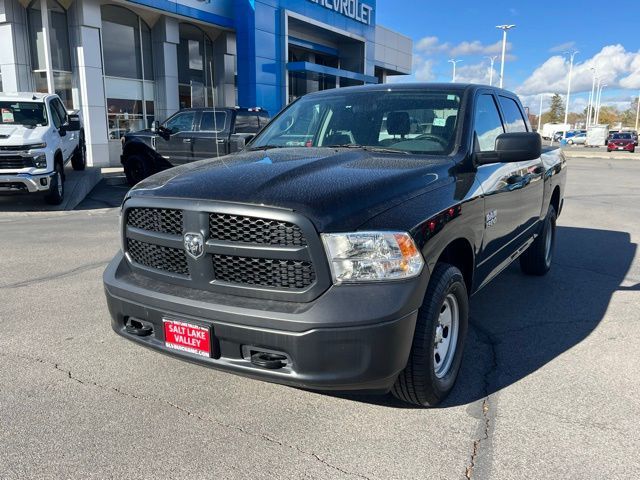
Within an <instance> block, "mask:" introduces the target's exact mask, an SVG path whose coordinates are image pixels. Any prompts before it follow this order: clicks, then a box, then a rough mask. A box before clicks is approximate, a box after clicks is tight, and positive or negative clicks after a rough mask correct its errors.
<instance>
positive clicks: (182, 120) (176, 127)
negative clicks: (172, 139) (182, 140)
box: [164, 112, 196, 133]
mask: <svg viewBox="0 0 640 480" xmlns="http://www.w3.org/2000/svg"><path fill="white" fill-rule="evenodd" d="M195 118H196V112H183V113H178V114H176V115H174V116H173V117H171V118H170V119H169V120H167V121H166V123H165V124H164V128H166V129H167V130H169V131H170V132H171V133H179V132H190V131H192V130H193V121H194V120H195Z"/></svg>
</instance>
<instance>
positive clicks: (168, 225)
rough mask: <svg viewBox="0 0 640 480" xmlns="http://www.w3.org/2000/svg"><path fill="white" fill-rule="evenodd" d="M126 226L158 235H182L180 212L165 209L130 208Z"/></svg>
mask: <svg viewBox="0 0 640 480" xmlns="http://www.w3.org/2000/svg"><path fill="white" fill-rule="evenodd" d="M127 225H130V226H132V227H135V228H141V229H142V230H149V231H152V232H160V233H173V234H175V235H181V234H182V211H181V210H172V209H166V208H131V209H129V210H128V212H127Z"/></svg>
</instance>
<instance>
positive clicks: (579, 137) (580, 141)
mask: <svg viewBox="0 0 640 480" xmlns="http://www.w3.org/2000/svg"><path fill="white" fill-rule="evenodd" d="M567 143H568V144H569V145H584V144H586V143H587V134H586V133H578V134H576V135H574V136H573V137H571V138H569V139H567Z"/></svg>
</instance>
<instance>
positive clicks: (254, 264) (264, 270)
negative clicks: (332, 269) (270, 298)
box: [213, 255, 316, 289]
mask: <svg viewBox="0 0 640 480" xmlns="http://www.w3.org/2000/svg"><path fill="white" fill-rule="evenodd" d="M213 270H214V272H215V275H216V278H217V279H218V280H222V281H223V282H230V283H239V284H249V285H262V286H267V287H273V288H295V289H304V288H308V287H309V286H311V285H312V284H313V282H314V281H315V279H316V273H315V271H314V270H313V265H312V264H311V263H310V262H304V261H300V260H280V259H277V260H273V259H269V258H250V257H237V256H230V255H214V256H213Z"/></svg>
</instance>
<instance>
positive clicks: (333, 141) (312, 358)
mask: <svg viewBox="0 0 640 480" xmlns="http://www.w3.org/2000/svg"><path fill="white" fill-rule="evenodd" d="M424 111H429V112H440V113H442V112H446V115H447V118H446V119H445V120H444V121H443V122H438V123H439V124H441V125H443V126H442V128H441V129H438V130H436V131H432V132H431V133H428V134H422V135H419V136H415V137H411V138H407V135H408V134H409V133H410V131H411V117H412V116H415V117H421V116H423V115H421V113H423V112H424ZM424 116H426V114H425V115H424ZM384 118H386V124H385V125H383V119H384ZM526 118H527V117H526V116H525V114H524V109H523V108H522V105H521V103H520V101H519V99H518V97H517V96H516V95H515V94H513V93H509V92H507V91H505V90H502V89H496V88H492V87H486V86H480V85H463V84H449V83H447V84H406V85H388V84H384V85H372V86H361V87H352V88H344V89H339V90H326V91H323V92H317V93H312V94H309V95H307V96H304V97H302V98H300V99H298V100H297V101H295V102H294V103H292V104H291V105H289V106H288V107H287V108H286V109H285V110H283V111H282V112H281V113H280V114H278V116H277V117H276V118H275V119H274V120H273V121H272V122H271V123H269V124H268V125H267V126H266V127H265V128H264V129H263V130H262V131H261V132H260V133H259V134H258V135H257V136H256V137H255V138H254V139H253V141H252V142H251V143H250V144H249V145H247V147H246V148H245V149H244V150H243V151H242V152H239V153H235V154H231V155H228V156H226V157H224V158H222V159H211V160H208V161H203V162H199V164H198V165H197V166H194V165H183V166H180V167H176V168H174V169H171V170H168V171H166V172H162V173H158V174H156V175H154V176H152V177H150V178H148V179H146V180H144V181H142V182H140V183H139V184H138V185H136V186H135V187H134V188H133V189H131V191H130V192H129V193H128V194H127V196H126V198H125V200H124V202H123V205H122V216H121V218H122V223H121V225H122V230H121V238H122V245H123V247H122V248H123V251H122V252H119V253H118V254H117V255H116V257H115V258H114V259H113V261H112V262H111V263H110V264H109V266H108V267H107V269H106V271H105V273H104V285H105V293H106V297H107V303H108V306H109V311H110V313H111V326H112V328H113V330H115V332H117V333H118V334H120V335H122V336H124V337H125V338H127V339H129V340H132V341H135V342H136V343H137V344H139V345H143V346H146V347H150V348H152V349H155V350H158V351H160V352H163V353H166V354H169V355H172V356H174V357H176V358H180V359H183V360H188V361H191V362H195V363H199V364H201V365H205V366H208V367H213V368H218V369H222V370H226V371H229V372H235V373H238V374H243V375H248V376H251V377H254V378H260V379H264V380H269V381H273V382H278V383H283V384H287V385H292V386H296V387H304V388H310V389H316V390H341V391H344V390H367V391H375V392H387V391H392V392H393V394H394V395H395V396H396V397H398V398H399V399H401V400H403V401H405V402H408V403H412V404H416V405H423V406H430V405H435V404H437V403H438V402H440V401H441V400H443V399H444V398H445V397H446V396H447V394H448V393H449V392H450V390H451V389H452V387H453V385H454V383H455V381H456V377H457V375H458V371H459V368H460V364H461V361H462V352H463V348H464V343H465V337H466V334H467V330H468V317H469V301H470V297H471V295H472V294H474V293H475V292H477V291H478V290H480V289H481V288H482V287H484V286H485V285H487V283H488V282H490V281H491V280H492V279H493V278H495V277H496V276H497V275H498V274H499V273H500V272H501V271H502V270H504V269H505V268H506V267H507V266H508V265H509V264H510V263H512V262H514V261H515V260H518V259H519V261H520V267H521V269H522V271H523V272H524V273H525V274H530V275H544V274H545V273H547V271H548V270H549V269H550V268H551V265H552V259H553V255H554V243H555V236H556V218H557V217H558V215H559V214H560V213H561V211H562V205H563V195H564V187H565V180H566V161H565V158H564V154H563V153H562V151H561V150H560V149H558V148H550V147H546V148H545V150H544V152H543V151H542V149H541V139H540V136H539V135H538V134H537V133H534V132H532V131H531V127H530V125H529V124H528V121H527V120H526ZM447 125H450V126H451V128H450V129H449V128H446V127H447ZM382 133H386V134H388V135H390V137H387V136H386V135H385V136H384V137H382V138H381V134H382ZM300 142H302V145H303V146H300ZM536 285H538V288H541V289H544V286H543V284H540V283H537V284H536ZM548 288H550V287H548ZM521 300H522V301H524V302H526V300H525V299H521ZM497 303H499V302H497ZM495 314H496V315H500V311H499V310H496V312H495Z"/></svg>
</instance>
